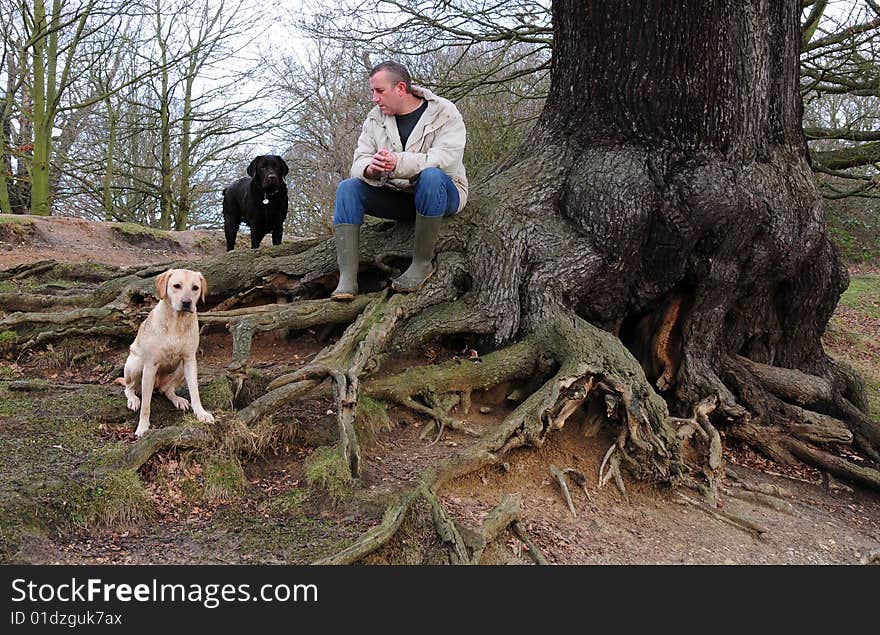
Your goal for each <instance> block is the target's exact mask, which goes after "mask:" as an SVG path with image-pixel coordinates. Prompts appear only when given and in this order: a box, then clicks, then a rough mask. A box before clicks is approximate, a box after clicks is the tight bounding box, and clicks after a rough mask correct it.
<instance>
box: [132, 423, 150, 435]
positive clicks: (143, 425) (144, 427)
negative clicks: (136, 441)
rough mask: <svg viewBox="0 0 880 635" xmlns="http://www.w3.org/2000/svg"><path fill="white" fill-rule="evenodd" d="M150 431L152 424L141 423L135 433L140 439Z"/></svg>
mask: <svg viewBox="0 0 880 635" xmlns="http://www.w3.org/2000/svg"><path fill="white" fill-rule="evenodd" d="M149 429H150V424H149V422H148V423H139V424H138V427H137V430H135V431H134V434H135V436H136V437H138V438H140V437H141V436H142V435H143V434H144V432H146V431H147V430H149Z"/></svg>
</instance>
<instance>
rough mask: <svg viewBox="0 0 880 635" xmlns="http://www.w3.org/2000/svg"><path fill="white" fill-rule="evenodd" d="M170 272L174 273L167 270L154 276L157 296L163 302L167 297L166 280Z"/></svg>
mask: <svg viewBox="0 0 880 635" xmlns="http://www.w3.org/2000/svg"><path fill="white" fill-rule="evenodd" d="M172 271H174V269H169V270H168V271H165V272H164V273H160V274H159V275H158V276H156V293H158V294H159V299H160V300H164V299H165V296H166V295H168V278H170V277H171V272H172Z"/></svg>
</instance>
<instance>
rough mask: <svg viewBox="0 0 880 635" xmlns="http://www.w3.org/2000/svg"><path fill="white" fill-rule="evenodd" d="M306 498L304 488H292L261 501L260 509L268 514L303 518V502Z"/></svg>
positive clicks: (306, 494)
mask: <svg viewBox="0 0 880 635" xmlns="http://www.w3.org/2000/svg"><path fill="white" fill-rule="evenodd" d="M306 498H308V493H307V492H306V490H303V489H292V490H290V491H287V492H284V493H282V494H278V495H277V496H273V497H272V498H270V499H268V500H266V501H263V502H262V503H261V504H260V511H262V512H263V513H266V514H269V515H270V516H284V517H287V518H295V519H304V518H305V512H304V511H303V502H305V500H306Z"/></svg>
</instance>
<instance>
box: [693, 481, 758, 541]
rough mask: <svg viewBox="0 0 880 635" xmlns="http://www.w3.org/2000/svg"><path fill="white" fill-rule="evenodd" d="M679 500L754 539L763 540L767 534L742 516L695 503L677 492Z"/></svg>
mask: <svg viewBox="0 0 880 635" xmlns="http://www.w3.org/2000/svg"><path fill="white" fill-rule="evenodd" d="M678 496H679V498H681V499H682V500H683V501H685V502H686V503H687V504H688V505H692V506H694V507H696V508H697V509H699V510H701V511H704V512H706V513H707V514H709V515H710V516H712V518H715V519H717V520H720V521H721V522H723V523H727V524H728V525H732V526H734V527H736V528H737V529H741V530H742V531H745V532H747V533H750V534H752V535H753V536H755V537H756V538H762V539H763V538H765V534H766V533H767V532H768V530H767V528H766V527H763V526H761V525H759V524H757V523H755V522H752V521H751V520H748V519H747V518H743V517H742V516H738V515H736V514H733V513H731V512H729V511H726V510H723V509H718V508H717V507H713V506H711V505H709V504H708V503H706V502H704V501H697V500H694V499H693V498H691V497H690V496H686V495H685V494H682V493H681V492H678Z"/></svg>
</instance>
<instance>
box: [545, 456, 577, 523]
mask: <svg viewBox="0 0 880 635" xmlns="http://www.w3.org/2000/svg"><path fill="white" fill-rule="evenodd" d="M550 473H551V474H552V475H553V477H554V478H555V479H556V482H557V483H559V487H560V489H561V490H562V496H563V497H564V498H565V504H566V505H568V511H570V512H571V515H572V516H574V517H575V518H577V511H575V509H574V503H573V502H572V501H571V492H569V491H568V484H567V483H566V482H565V474H563V473H562V472H561V471H560V469H559V468H558V467H556V466H555V465H553V464H552V463H551V464H550Z"/></svg>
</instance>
